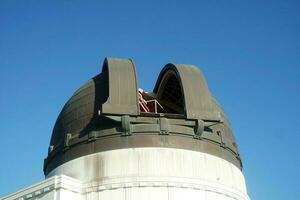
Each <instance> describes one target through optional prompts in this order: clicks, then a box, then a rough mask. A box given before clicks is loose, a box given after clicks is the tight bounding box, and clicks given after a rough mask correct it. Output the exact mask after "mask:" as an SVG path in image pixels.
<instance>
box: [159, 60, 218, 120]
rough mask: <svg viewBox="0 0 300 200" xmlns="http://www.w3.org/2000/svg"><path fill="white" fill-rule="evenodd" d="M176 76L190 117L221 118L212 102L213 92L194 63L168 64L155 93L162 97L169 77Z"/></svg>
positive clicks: (185, 108) (186, 112)
mask: <svg viewBox="0 0 300 200" xmlns="http://www.w3.org/2000/svg"><path fill="white" fill-rule="evenodd" d="M172 74H173V75H174V76H176V79H177V81H178V82H179V84H180V87H181V92H182V93H183V104H184V105H183V107H184V108H183V109H184V111H183V112H184V114H185V115H186V117H187V118H188V119H202V120H216V121H218V120H220V117H219V112H218V111H217V110H215V109H214V107H213V105H212V103H211V94H210V91H209V89H208V86H207V84H206V80H205V78H204V77H203V75H202V73H201V72H200V70H199V69H198V68H197V67H195V66H193V65H183V64H171V63H170V64H167V65H166V66H165V67H164V68H163V69H162V71H161V73H160V75H159V78H158V80H157V83H156V85H155V88H154V93H156V94H157V98H158V99H160V98H161V97H162V96H161V95H162V93H163V91H164V88H165V87H166V84H168V80H167V79H168V78H169V77H170V76H172Z"/></svg>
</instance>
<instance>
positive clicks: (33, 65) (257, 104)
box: [0, 0, 300, 200]
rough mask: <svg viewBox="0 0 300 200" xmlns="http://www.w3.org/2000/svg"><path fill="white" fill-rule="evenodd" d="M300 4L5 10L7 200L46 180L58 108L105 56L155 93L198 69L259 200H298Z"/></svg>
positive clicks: (18, 4) (91, 4)
mask: <svg viewBox="0 0 300 200" xmlns="http://www.w3.org/2000/svg"><path fill="white" fill-rule="evenodd" d="M299 9H300V3H299V1H296V0H295V1H290V0H285V1H266V0H265V1H264V0H260V1H253V0H252V1H238V0H236V1H234V0H229V1H221V0H220V1H215V0H211V1H196V0H195V1H172V2H171V1H162V0H160V1H143V2H142V1H108V0H106V1H88V2H87V1H75V0H74V1H32V0H28V1H17V0H3V1H0V27H1V28H0V136H1V140H0V157H1V164H0V196H3V195H5V194H8V193H11V192H14V191H16V190H17V189H20V188H22V187H25V186H28V185H30V184H33V183H36V182H37V181H40V180H42V179H43V178H44V177H43V172H42V168H43V159H44V158H45V156H46V154H47V147H48V144H49V139H50V136H51V131H52V127H53V125H54V122H55V120H56V117H57V115H58V113H59V112H60V110H61V108H62V107H63V104H64V103H65V102H66V101H67V100H68V98H69V97H70V96H71V95H72V93H73V92H74V91H75V90H76V89H77V88H78V87H79V86H80V85H82V84H83V83H84V82H85V81H86V80H88V79H89V78H91V77H93V76H94V75H96V74H97V73H99V72H100V71H101V65H102V61H103V59H104V58H105V57H106V56H109V57H122V58H128V57H130V58H133V59H134V61H135V63H136V66H137V71H138V75H139V85H140V87H142V88H144V89H145V90H148V91H151V90H152V89H153V86H154V83H155V80H156V78H157V76H158V73H159V71H160V69H161V68H162V67H163V66H164V65H165V64H166V63H168V62H173V63H188V64H195V65H197V66H198V67H199V68H201V70H202V71H203V73H204V74H205V76H206V78H207V81H208V84H209V87H210V90H211V91H212V93H213V94H214V96H216V97H217V99H218V100H219V102H220V104H221V105H222V106H223V108H224V110H225V112H226V113H227V115H228V117H229V119H230V121H231V124H232V127H233V131H234V134H235V137H236V139H237V142H238V144H239V148H240V153H241V155H242V159H243V164H244V169H243V172H244V174H245V176H246V181H247V186H248V190H249V195H250V197H251V198H252V199H253V200H269V199H270V200H279V199H299V196H300V191H299V182H298V180H299V179H300V172H299V168H300V156H299V149H298V147H299V141H300V128H299V127H300V126H299V124H300V117H299V111H300V106H299V103H300V92H299V86H300V59H299V57H300V56H299V55H300V39H299V35H300V15H299Z"/></svg>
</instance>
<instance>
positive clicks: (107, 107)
mask: <svg viewBox="0 0 300 200" xmlns="http://www.w3.org/2000/svg"><path fill="white" fill-rule="evenodd" d="M102 73H107V75H108V87H109V90H108V91H109V94H108V99H107V101H106V102H105V103H104V104H103V105H102V113H104V114H118V115H124V114H125V115H138V114H139V107H138V94H137V91H138V87H137V78H136V70H135V66H134V64H133V62H132V60H131V59H116V58H106V59H105V61H104V64H103V69H102Z"/></svg>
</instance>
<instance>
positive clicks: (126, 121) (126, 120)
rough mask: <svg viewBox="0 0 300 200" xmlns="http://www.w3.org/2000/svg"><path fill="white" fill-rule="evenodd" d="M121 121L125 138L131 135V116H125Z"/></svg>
mask: <svg viewBox="0 0 300 200" xmlns="http://www.w3.org/2000/svg"><path fill="white" fill-rule="evenodd" d="M121 121H122V135H123V136H127V135H131V130H130V116H129V115H123V116H122V117H121Z"/></svg>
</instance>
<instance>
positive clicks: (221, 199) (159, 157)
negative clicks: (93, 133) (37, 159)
mask: <svg viewBox="0 0 300 200" xmlns="http://www.w3.org/2000/svg"><path fill="white" fill-rule="evenodd" d="M46 183H47V184H48V185H51V186H48V188H50V189H49V190H48V192H43V193H41V194H39V195H32V196H28V194H35V193H36V191H44V189H43V188H45V187H44V185H47V184H46ZM26 192H27V193H28V194H27V193H26ZM25 193H26V194H25ZM24 195H25V198H24V200H25V199H41V200H48V199H56V200H60V199H62V200H65V199H75V200H77V199H78V200H79V199H80V200H95V199H97V200H108V199H109V200H152V199H153V200H177V199H178V200H179V199H180V200H182V199H189V200H194V199H195V200H196V199H197V200H233V199H236V200H249V197H248V196H247V191H246V186H245V181H244V176H243V174H242V172H241V171H240V169H238V168H237V167H236V166H235V165H233V164H231V163H229V162H228V161H226V160H224V159H221V158H219V157H215V156H212V155H209V154H205V153H201V152H195V151H189V150H181V149H171V148H132V149H119V150H112V151H106V152H100V153H97V154H92V155H88V156H84V157H80V158H77V159H75V160H72V161H69V162H67V163H65V164H63V165H61V166H59V167H57V168H56V169H54V170H53V171H52V172H51V173H50V174H49V175H48V177H47V178H46V180H44V181H42V182H40V183H39V184H37V185H35V186H32V187H29V188H27V189H25V190H23V191H21V192H17V193H15V194H12V195H10V196H8V197H4V199H2V200H12V199H20V197H24ZM26 195H27V197H28V198H27V197H26Z"/></svg>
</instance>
